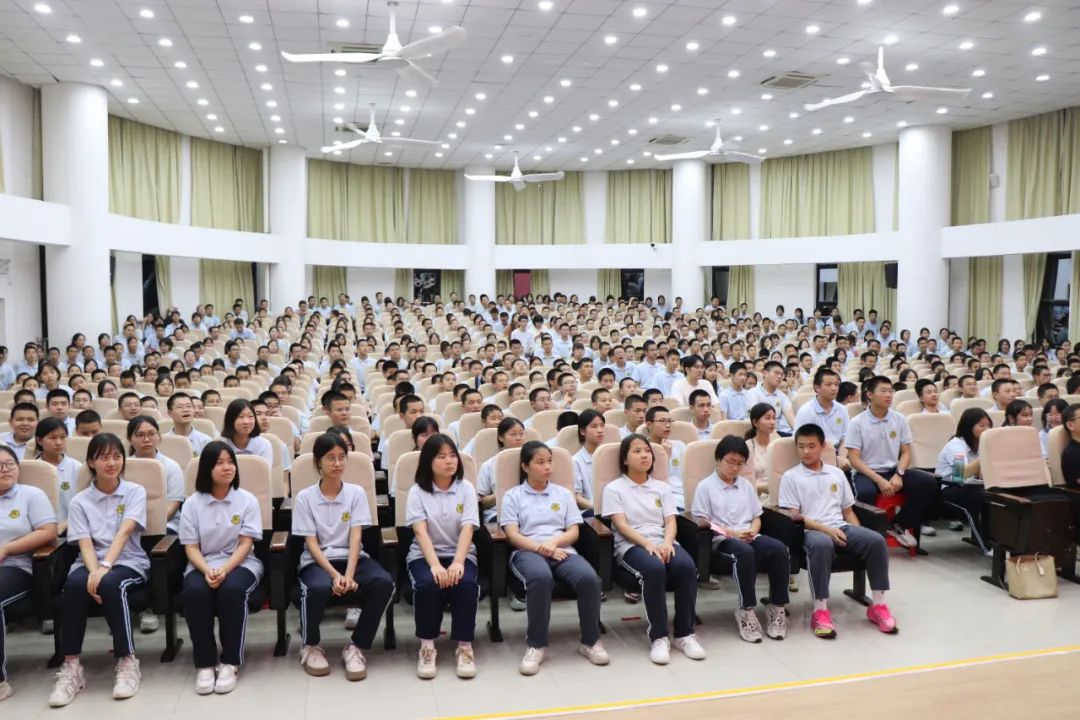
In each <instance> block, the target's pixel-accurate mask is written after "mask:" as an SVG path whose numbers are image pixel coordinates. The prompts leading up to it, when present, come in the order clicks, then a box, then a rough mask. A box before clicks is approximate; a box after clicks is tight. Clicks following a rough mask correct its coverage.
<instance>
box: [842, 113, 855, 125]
mask: <svg viewBox="0 0 1080 720" xmlns="http://www.w3.org/2000/svg"><path fill="white" fill-rule="evenodd" d="M853 122H855V118H853V117H851V116H850V115H848V116H847V117H845V118H844V124H845V125H850V124H851V123H853Z"/></svg>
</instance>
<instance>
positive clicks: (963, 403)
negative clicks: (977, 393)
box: [949, 397, 994, 419]
mask: <svg viewBox="0 0 1080 720" xmlns="http://www.w3.org/2000/svg"><path fill="white" fill-rule="evenodd" d="M973 407H976V408H981V409H983V410H989V409H990V408H992V407H994V401H993V400H991V399H990V398H984V397H976V398H956V399H955V400H953V401H952V402H951V403H949V412H951V413H952V414H953V415H955V416H956V417H957V419H959V418H960V416H961V415H963V414H964V411H965V410H967V409H968V408H973Z"/></svg>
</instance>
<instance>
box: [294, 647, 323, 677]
mask: <svg viewBox="0 0 1080 720" xmlns="http://www.w3.org/2000/svg"><path fill="white" fill-rule="evenodd" d="M300 664H301V665H302V666H303V668H304V672H306V673H307V674H308V675H311V676H313V677H323V676H325V675H329V674H330V663H329V662H327V660H326V651H325V650H323V649H322V647H321V646H319V645H305V646H304V647H303V648H301V649H300Z"/></svg>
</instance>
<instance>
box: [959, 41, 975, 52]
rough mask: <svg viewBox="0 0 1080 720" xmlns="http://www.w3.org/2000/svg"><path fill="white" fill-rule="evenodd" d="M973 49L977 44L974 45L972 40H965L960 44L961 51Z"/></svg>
mask: <svg viewBox="0 0 1080 720" xmlns="http://www.w3.org/2000/svg"><path fill="white" fill-rule="evenodd" d="M973 47H975V43H973V42H972V41H971V40H965V41H963V42H962V43H960V49H961V50H970V49H971V48H973Z"/></svg>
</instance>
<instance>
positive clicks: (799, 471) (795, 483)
mask: <svg viewBox="0 0 1080 720" xmlns="http://www.w3.org/2000/svg"><path fill="white" fill-rule="evenodd" d="M854 504H855V495H854V494H853V493H852V492H851V484H850V483H848V479H847V476H845V475H844V473H843V472H842V471H841V470H840V468H838V467H836V466H835V465H829V464H828V463H826V462H823V463H821V469H820V470H817V471H815V470H811V469H810V468H808V467H806V466H805V465H803V464H802V463H799V464H798V465H796V466H795V467H793V468H791V469H790V470H788V471H787V472H786V473H784V474H783V476H781V478H780V507H782V508H788V509H793V510H798V511H799V513H800V514H801V515H803V516H804V517H807V518H810V519H811V520H813V521H814V522H818V523H821V524H822V525H825V526H827V527H833V528H836V527H843V526H844V525H847V521H845V520H844V513H843V511H844V510H845V509H846V508H849V507H851V506H852V505H854Z"/></svg>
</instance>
